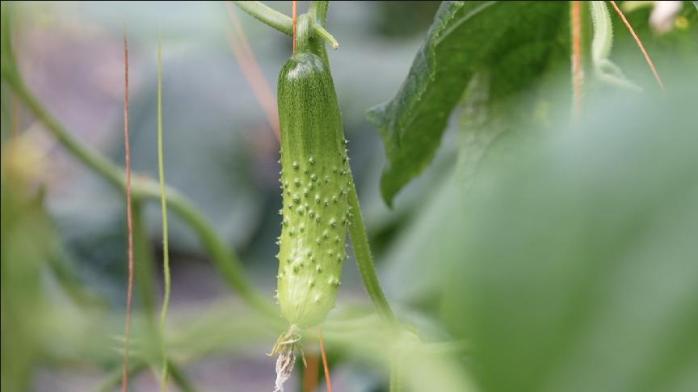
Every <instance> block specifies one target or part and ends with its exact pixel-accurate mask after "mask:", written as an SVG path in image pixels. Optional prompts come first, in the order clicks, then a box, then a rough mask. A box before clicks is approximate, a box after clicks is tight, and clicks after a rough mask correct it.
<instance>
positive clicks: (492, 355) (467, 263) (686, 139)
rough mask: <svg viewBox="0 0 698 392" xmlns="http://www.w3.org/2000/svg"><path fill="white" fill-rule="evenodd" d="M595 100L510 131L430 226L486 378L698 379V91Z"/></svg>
mask: <svg viewBox="0 0 698 392" xmlns="http://www.w3.org/2000/svg"><path fill="white" fill-rule="evenodd" d="M693 80H695V75H693ZM593 98H594V99H593V100H590V102H594V103H593V104H590V107H589V109H588V110H589V113H588V116H587V121H585V122H584V123H583V124H581V125H580V126H578V127H573V128H572V129H567V130H565V129H563V130H558V131H557V132H555V133H553V134H551V135H549V136H548V137H545V138H541V139H532V140H528V141H525V140H522V139H521V138H510V139H509V140H508V141H507V143H500V144H498V147H497V149H496V150H494V151H493V152H492V153H491V154H490V155H489V156H488V158H487V159H486V160H485V162H484V163H483V165H484V166H483V169H482V171H481V172H480V173H479V174H478V176H477V177H476V180H475V183H474V184H473V187H472V188H471V190H470V191H467V192H466V188H464V187H467V184H463V183H462V182H459V181H456V182H454V184H453V185H452V192H451V196H450V197H451V199H450V201H448V203H449V205H450V206H451V210H450V216H449V218H448V219H447V220H445V221H444V222H443V226H442V227H441V228H440V230H439V233H438V236H433V235H432V236H431V237H430V238H429V239H430V240H434V241H437V242H438V245H440V246H437V245H435V246H434V247H435V248H438V250H439V252H440V253H439V254H438V255H437V254H434V255H433V256H439V257H441V258H442V260H443V261H444V262H445V263H446V264H445V266H443V270H442V271H443V275H442V277H443V285H442V286H441V287H443V289H442V290H443V291H444V293H445V294H444V298H445V301H444V306H443V315H444V318H445V320H446V322H447V324H448V326H449V327H450V329H451V331H452V332H453V333H454V335H455V336H457V337H459V338H463V339H467V340H468V341H469V342H471V343H472V349H473V355H472V358H471V359H470V361H469V362H470V364H471V365H472V366H471V368H472V369H473V370H474V372H475V374H476V376H477V378H478V381H479V383H480V384H481V387H482V388H483V389H484V390H486V391H569V390H594V391H658V390H661V391H689V390H696V388H697V387H698V379H696V377H695V375H696V374H698V340H697V339H695V331H698V263H696V255H698V243H697V242H696V241H695V234H696V233H698V172H697V171H696V167H697V165H698V160H697V159H696V155H695V151H696V150H697V149H698V133H696V132H695V126H694V124H692V121H691V120H692V118H693V117H694V111H695V107H694V105H693V103H694V102H696V99H698V96H697V95H696V93H695V91H693V92H690V93H689V94H687V95H680V96H673V97H671V99H668V100H651V99H648V98H647V97H646V96H645V97H642V100H641V99H640V98H638V97H634V99H633V97H630V98H629V97H626V96H620V97H613V99H608V98H604V97H598V96H596V97H593ZM500 148H501V150H500ZM429 239H425V241H426V240H429ZM433 259H436V257H433ZM435 268H439V267H438V266H436V267H435Z"/></svg>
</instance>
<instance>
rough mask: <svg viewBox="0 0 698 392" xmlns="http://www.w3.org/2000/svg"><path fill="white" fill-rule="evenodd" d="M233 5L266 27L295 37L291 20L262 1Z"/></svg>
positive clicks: (242, 2)
mask: <svg viewBox="0 0 698 392" xmlns="http://www.w3.org/2000/svg"><path fill="white" fill-rule="evenodd" d="M233 3H235V5H236V6H238V7H239V8H240V9H241V10H243V11H245V12H246V13H248V14H249V15H250V16H252V17H253V18H255V19H257V20H259V21H260V22H262V23H264V24H265V25H267V26H270V27H273V28H275V29H276V30H279V31H280V32H282V33H284V34H286V35H293V23H292V21H291V18H289V17H288V16H286V15H284V14H282V13H281V12H279V11H277V10H275V9H273V8H271V7H269V6H268V5H266V4H264V3H262V2H261V1H233Z"/></svg>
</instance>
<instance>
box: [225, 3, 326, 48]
mask: <svg viewBox="0 0 698 392" xmlns="http://www.w3.org/2000/svg"><path fill="white" fill-rule="evenodd" d="M233 3H235V5H237V6H238V7H240V9H241V10H243V11H245V12H246V13H247V14H249V15H250V16H252V17H253V18H255V19H257V20H259V21H260V22H262V23H264V24H266V25H268V26H270V27H273V28H274V29H276V30H278V31H280V32H282V33H284V34H286V35H290V36H293V20H291V18H289V17H288V16H287V15H284V14H282V13H281V12H279V11H277V10H275V9H273V8H271V7H269V6H267V5H266V4H264V3H262V2H261V1H234V2H233ZM324 12H325V14H326V13H327V6H325V11H324ZM312 27H313V32H314V33H315V34H317V35H318V36H320V37H321V38H322V39H323V40H325V41H327V42H328V43H329V44H330V45H331V46H332V48H334V49H337V48H338V47H339V43H338V42H337V39H335V38H334V36H332V34H330V32H329V31H327V30H325V28H324V27H323V26H322V25H321V24H319V23H313V26H312Z"/></svg>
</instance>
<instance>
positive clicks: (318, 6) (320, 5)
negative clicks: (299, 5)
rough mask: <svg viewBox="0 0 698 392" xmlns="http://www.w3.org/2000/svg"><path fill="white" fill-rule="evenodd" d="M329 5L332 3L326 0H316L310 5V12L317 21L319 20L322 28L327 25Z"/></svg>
mask: <svg viewBox="0 0 698 392" xmlns="http://www.w3.org/2000/svg"><path fill="white" fill-rule="evenodd" d="M329 5H330V2H329V1H326V0H322V1H317V0H316V1H313V2H311V3H310V10H309V12H310V13H311V14H313V15H314V16H315V20H317V22H318V24H320V26H323V27H324V26H325V25H326V24H327V9H328V7H329Z"/></svg>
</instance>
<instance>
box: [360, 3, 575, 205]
mask: <svg viewBox="0 0 698 392" xmlns="http://www.w3.org/2000/svg"><path fill="white" fill-rule="evenodd" d="M565 9H566V4H565V3H552V4H551V3H545V2H518V3H505V2H496V1H489V2H480V1H473V2H444V3H443V4H442V5H441V8H440V9H439V11H438V12H437V14H436V16H435V19H434V23H433V24H432V27H431V28H430V30H429V33H428V34H427V38H426V40H425V42H424V45H423V46H422V48H421V49H420V51H419V52H418V53H417V56H416V57H415V59H414V62H413V63H412V67H411V69H410V72H409V74H408V76H407V79H406V80H405V81H404V82H403V84H402V87H401V88H400V90H399V92H398V93H397V95H396V96H395V97H394V98H393V99H392V100H391V101H389V102H387V103H385V104H383V105H380V106H378V107H376V108H373V109H371V111H370V112H369V119H370V120H371V122H373V123H374V124H375V125H376V126H378V127H379V129H380V132H381V135H382V137H383V141H384V143H385V150H386V154H387V156H388V160H389V163H388V165H387V167H386V168H385V170H384V173H383V177H382V179H381V191H382V194H383V198H384V199H385V201H386V202H387V203H388V204H389V205H390V204H392V200H393V198H394V197H395V195H396V194H397V193H398V191H400V189H401V188H402V187H403V186H405V185H406V184H407V183H408V182H409V181H410V180H411V179H412V178H413V177H414V176H416V175H418V174H419V173H420V172H421V171H422V170H423V169H424V168H425V167H426V166H427V165H428V164H429V162H430V161H431V159H432V158H433V156H434V153H435V151H436V149H437V148H438V146H439V144H440V141H441V135H442V134H443V132H444V130H445V129H446V126H447V123H448V119H449V116H450V114H451V111H452V110H453V108H454V106H455V105H456V104H457V102H458V100H459V99H460V97H461V95H462V94H463V91H464V89H465V87H466V86H467V84H468V82H469V81H470V80H471V79H472V77H473V76H474V75H475V74H476V73H478V72H480V71H487V72H489V73H491V75H493V78H492V86H491V93H490V94H491V96H492V97H495V98H499V97H506V96H508V95H511V94H513V93H516V92H517V91H520V90H521V89H522V88H524V87H526V86H528V85H529V83H530V82H531V81H532V80H534V79H536V78H538V77H540V76H541V74H542V72H543V70H544V68H545V66H546V65H547V64H548V56H549V54H550V53H551V52H552V51H551V49H553V48H555V47H556V46H558V45H559V44H560V42H559V39H558V37H559V34H558V32H559V31H560V26H561V24H563V23H566V22H565V18H564V17H563V15H564V11H565Z"/></svg>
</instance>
